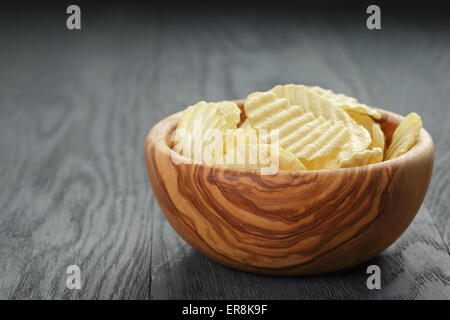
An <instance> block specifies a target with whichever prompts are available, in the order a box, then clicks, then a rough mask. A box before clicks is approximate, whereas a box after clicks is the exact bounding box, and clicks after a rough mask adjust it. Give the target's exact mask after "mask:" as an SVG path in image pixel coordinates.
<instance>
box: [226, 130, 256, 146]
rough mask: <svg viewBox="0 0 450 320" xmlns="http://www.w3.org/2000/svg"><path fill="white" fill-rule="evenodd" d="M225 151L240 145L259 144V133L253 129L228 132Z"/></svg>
mask: <svg viewBox="0 0 450 320" xmlns="http://www.w3.org/2000/svg"><path fill="white" fill-rule="evenodd" d="M224 141H225V144H224V151H225V152H226V150H227V149H228V148H233V147H236V146H237V145H239V144H255V145H256V144H258V142H259V141H258V132H257V131H256V130H255V129H253V128H238V129H234V130H226V132H225V139H224Z"/></svg>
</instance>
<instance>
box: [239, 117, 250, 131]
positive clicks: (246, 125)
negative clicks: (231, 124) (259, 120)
mask: <svg viewBox="0 0 450 320" xmlns="http://www.w3.org/2000/svg"><path fill="white" fill-rule="evenodd" d="M251 127H252V125H251V124H250V121H248V119H245V120H244V122H242V123H241V125H240V126H239V128H240V129H247V128H251Z"/></svg>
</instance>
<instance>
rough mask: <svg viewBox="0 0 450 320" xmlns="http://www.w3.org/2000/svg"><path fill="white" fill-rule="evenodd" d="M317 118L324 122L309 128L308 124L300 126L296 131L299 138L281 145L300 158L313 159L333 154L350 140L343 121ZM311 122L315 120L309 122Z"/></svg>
mask: <svg viewBox="0 0 450 320" xmlns="http://www.w3.org/2000/svg"><path fill="white" fill-rule="evenodd" d="M317 120H321V121H322V123H321V124H319V125H317V126H314V127H312V128H308V125H305V126H303V127H300V128H299V130H296V131H295V135H296V136H298V139H297V140H296V141H295V142H294V143H292V144H289V145H285V146H284V145H283V144H281V146H282V147H284V148H285V149H286V150H289V151H290V152H292V153H294V154H295V155H296V156H297V157H299V158H302V159H306V160H312V159H315V158H318V157H323V156H327V155H329V154H332V153H333V151H334V150H335V149H339V148H341V147H342V146H343V145H344V144H345V142H346V141H347V140H348V138H349V130H348V129H347V128H346V127H345V126H344V123H343V122H342V121H336V122H335V123H333V122H332V121H325V120H324V119H323V118H322V117H320V118H318V119H317ZM311 123H313V122H310V123H309V124H311Z"/></svg>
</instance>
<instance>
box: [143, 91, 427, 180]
mask: <svg viewBox="0 0 450 320" xmlns="http://www.w3.org/2000/svg"><path fill="white" fill-rule="evenodd" d="M233 101H234V102H237V101H243V100H233ZM376 109H377V110H378V111H380V112H381V113H382V118H381V119H384V118H388V119H394V120H395V121H397V122H398V123H400V122H401V121H402V120H403V119H405V117H404V116H401V115H399V114H397V113H394V112H391V111H387V110H384V109H381V108H376ZM182 112H183V111H179V112H176V113H173V114H171V115H169V116H167V117H165V118H163V119H162V120H160V121H159V122H158V123H156V124H155V125H154V126H153V127H152V128H151V129H150V131H149V132H148V134H147V136H146V139H145V146H146V147H145V149H146V155H147V149H148V146H150V144H151V141H152V140H153V142H154V143H155V145H156V146H157V148H159V151H161V152H163V153H164V154H167V156H168V157H170V158H171V160H172V162H173V158H172V157H174V156H175V157H177V158H179V159H180V163H179V164H183V165H193V166H194V165H195V166H201V167H203V168H205V169H215V170H226V171H227V173H230V174H232V173H233V172H236V173H240V174H242V173H249V174H251V175H259V176H261V177H273V176H279V175H291V176H292V175H293V174H294V175H303V174H330V173H338V172H339V173H348V172H352V171H355V170H368V169H375V170H376V169H384V168H388V167H392V166H397V165H401V164H402V163H403V162H405V161H407V162H413V161H415V160H416V161H418V159H419V158H420V156H426V155H427V154H431V155H432V156H433V157H434V143H433V139H432V137H431V135H430V134H429V133H428V132H427V131H426V130H425V129H424V128H423V127H422V128H421V129H420V134H419V139H418V141H417V142H416V144H415V145H414V146H413V147H412V148H411V149H410V150H408V151H407V152H406V153H404V154H402V155H401V156H399V157H397V158H394V159H390V160H383V161H382V162H378V163H373V164H368V165H363V166H357V167H348V168H334V169H313V170H281V169H279V170H277V171H276V173H275V174H261V172H260V169H246V168H232V167H227V166H224V165H212V164H206V163H196V162H193V160H192V159H190V158H187V157H185V156H183V155H181V154H179V153H177V152H176V151H174V150H173V149H172V148H170V147H169V145H168V144H167V141H166V138H167V135H168V134H170V132H173V130H174V126H173V125H172V126H170V127H166V128H165V131H164V133H163V134H161V133H159V132H157V131H158V130H157V129H159V128H160V127H163V125H164V124H165V123H166V122H168V121H169V120H171V119H172V118H175V117H179V116H181V113H182ZM398 123H397V125H398ZM156 135H158V136H156ZM155 138H156V139H155ZM418 155H419V156H418ZM174 165H177V164H174Z"/></svg>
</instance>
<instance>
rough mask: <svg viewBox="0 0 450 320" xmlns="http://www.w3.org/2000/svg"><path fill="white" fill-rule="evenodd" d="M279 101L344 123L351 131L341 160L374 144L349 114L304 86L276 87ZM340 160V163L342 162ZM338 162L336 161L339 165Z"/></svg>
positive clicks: (317, 115)
mask: <svg viewBox="0 0 450 320" xmlns="http://www.w3.org/2000/svg"><path fill="white" fill-rule="evenodd" d="M270 92H273V93H274V94H275V96H276V97H277V98H278V99H283V98H286V99H287V100H288V101H289V102H290V103H291V104H294V105H299V106H301V107H302V108H303V110H305V112H311V113H313V114H314V116H316V117H323V118H324V119H325V120H329V121H333V122H336V121H342V122H343V123H344V125H345V127H346V128H347V129H348V130H349V138H348V141H346V142H345V144H344V145H343V146H342V151H341V152H340V153H339V154H338V155H337V156H338V158H339V159H347V158H349V157H350V155H351V154H353V153H356V152H359V151H363V150H365V149H367V147H369V145H370V144H371V142H372V139H371V137H370V134H369V132H368V131H367V130H366V129H365V128H364V127H363V126H361V125H359V124H358V123H356V121H355V120H353V119H352V118H351V117H350V116H349V115H348V114H347V112H345V111H344V110H342V109H340V108H337V107H336V106H335V105H333V104H332V103H331V102H330V101H328V100H327V99H325V98H323V97H322V96H320V95H319V94H317V93H315V92H314V91H313V90H311V88H310V87H307V86H303V85H284V86H281V85H279V86H276V87H274V88H273V89H271V90H270ZM339 159H338V161H340V160H339ZM338 161H335V164H336V165H337V163H338Z"/></svg>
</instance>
